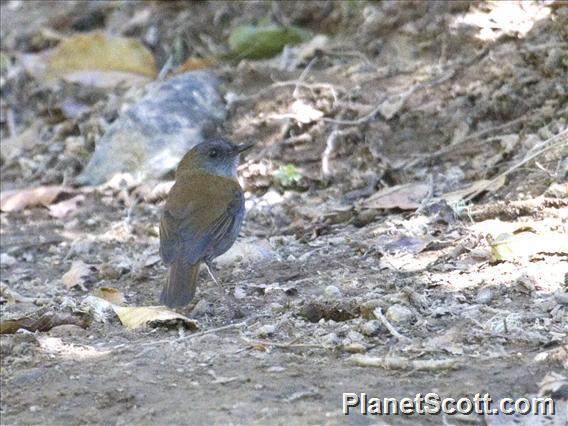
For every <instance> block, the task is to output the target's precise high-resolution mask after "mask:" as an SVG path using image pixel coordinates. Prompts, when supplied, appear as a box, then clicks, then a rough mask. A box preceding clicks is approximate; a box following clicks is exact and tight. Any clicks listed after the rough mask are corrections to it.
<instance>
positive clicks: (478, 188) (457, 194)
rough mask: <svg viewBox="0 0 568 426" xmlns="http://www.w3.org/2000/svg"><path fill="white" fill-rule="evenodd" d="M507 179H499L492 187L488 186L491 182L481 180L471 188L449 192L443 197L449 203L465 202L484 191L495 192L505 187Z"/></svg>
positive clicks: (503, 177)
mask: <svg viewBox="0 0 568 426" xmlns="http://www.w3.org/2000/svg"><path fill="white" fill-rule="evenodd" d="M505 181H506V177H505V176H502V177H501V178H500V179H497V181H495V182H494V183H492V184H491V186H490V187H488V186H487V185H488V184H489V182H490V181H489V180H486V179H481V180H478V181H475V182H473V183H472V184H471V185H470V186H468V187H467V188H464V189H459V190H457V191H452V192H448V193H447V194H444V195H442V198H444V199H445V200H446V201H447V202H448V203H457V202H459V201H461V200H465V199H466V198H468V197H469V196H471V195H473V194H476V193H481V192H483V191H488V192H493V191H497V190H498V189H499V188H501V187H502V186H503V185H505Z"/></svg>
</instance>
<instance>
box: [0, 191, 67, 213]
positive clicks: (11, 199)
mask: <svg viewBox="0 0 568 426" xmlns="http://www.w3.org/2000/svg"><path fill="white" fill-rule="evenodd" d="M73 192H74V191H73V189H71V188H67V187H65V186H60V185H48V186H39V187H37V188H27V189H14V190H11V191H5V192H4V193H3V194H2V195H1V196H0V210H2V211H3V212H17V211H20V210H23V209H25V208H27V207H33V206H42V205H43V206H48V205H50V204H52V203H54V202H56V201H57V200H60V199H61V198H62V197H63V196H65V195H68V194H72V193H73Z"/></svg>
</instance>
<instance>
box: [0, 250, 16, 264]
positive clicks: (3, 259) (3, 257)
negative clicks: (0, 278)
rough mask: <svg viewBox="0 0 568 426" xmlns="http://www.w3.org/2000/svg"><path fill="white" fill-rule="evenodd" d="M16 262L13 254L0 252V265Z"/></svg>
mask: <svg viewBox="0 0 568 426" xmlns="http://www.w3.org/2000/svg"><path fill="white" fill-rule="evenodd" d="M15 263H16V258H15V257H14V256H10V255H9V254H8V253H2V254H0V266H2V267H5V266H12V265H14V264H15Z"/></svg>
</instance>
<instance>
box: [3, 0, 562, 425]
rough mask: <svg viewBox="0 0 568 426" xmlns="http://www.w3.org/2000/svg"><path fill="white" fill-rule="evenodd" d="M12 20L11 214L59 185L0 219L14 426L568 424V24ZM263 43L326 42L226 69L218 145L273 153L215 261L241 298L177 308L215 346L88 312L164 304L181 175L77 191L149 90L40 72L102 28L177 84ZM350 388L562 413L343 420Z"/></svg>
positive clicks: (247, 169)
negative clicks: (169, 213)
mask: <svg viewBox="0 0 568 426" xmlns="http://www.w3.org/2000/svg"><path fill="white" fill-rule="evenodd" d="M1 15H2V21H1V25H2V29H1V32H2V82H1V85H2V97H1V102H2V114H1V117H0V118H1V125H2V127H1V131H2V157H1V163H0V167H1V169H0V171H1V173H2V187H1V189H2V193H3V194H7V193H8V191H10V190H19V189H25V188H33V187H38V186H40V185H41V186H45V185H64V186H65V188H66V189H65V190H64V191H58V192H57V194H56V196H55V197H54V199H51V200H50V203H49V204H50V205H49V206H44V207H37V206H36V207H28V206H26V207H25V208H22V209H18V210H17V211H3V212H2V213H1V216H0V220H1V234H0V236H1V255H2V258H1V259H0V260H1V262H0V266H1V269H0V272H1V285H2V287H1V291H2V294H1V297H2V299H1V309H2V311H1V312H2V322H3V325H2V332H3V333H6V334H2V335H1V340H0V353H1V356H2V361H1V403H0V415H1V423H2V424H3V425H4V424H5V425H19V424H47V425H63V424H164V425H165V424H235V425H237V424H238V425H241V424H243V425H244V424H263V425H264V424H270V425H272V424H278V425H280V424H302V425H304V424H307V425H312V424H314V425H315V424H325V425H336V424H352V425H367V424H440V423H443V424H482V425H483V424H488V425H507V424H513V421H514V422H515V423H514V424H541V423H539V422H542V424H565V420H566V418H567V417H566V416H567V415H568V411H567V410H568V408H567V407H568V404H567V403H566V401H567V400H568V397H567V396H566V395H568V382H567V379H566V376H568V374H567V370H568V314H567V312H568V294H567V292H568V247H567V244H568V243H567V241H568V238H566V237H567V235H568V225H567V220H568V127H567V126H568V125H567V118H568V85H567V78H566V76H567V75H568V5H567V4H566V3H564V2H560V1H549V2H529V1H525V2H512V1H511V2H457V1H456V2H350V1H346V2H305V3H294V2H260V3H252V2H250V3H237V2H187V3H186V2H180V3H178V2H166V3H162V2H156V1H141V2H89V3H86V2H80V1H60V2H31V1H29V2H28V1H6V2H2V6H1ZM249 23H253V24H267V23H276V24H281V25H298V26H301V27H303V28H306V29H309V30H310V31H311V32H312V34H313V35H314V37H313V38H312V39H311V41H309V42H308V43H307V44H303V45H299V46H295V47H286V48H285V50H284V52H283V53H282V54H280V55H278V56H276V57H274V58H271V59H263V60H248V59H240V60H238V61H236V62H235V61H232V62H223V63H221V64H220V65H218V66H217V68H216V71H217V72H219V73H220V75H221V76H222V77H223V79H224V82H225V83H224V85H223V90H224V92H225V99H226V101H227V105H228V111H229V113H230V114H229V118H228V120H227V122H226V123H225V124H224V132H225V133H226V134H227V135H228V136H230V137H231V138H232V139H233V140H235V141H245V140H250V139H253V140H256V141H258V144H257V146H256V147H255V148H254V149H253V151H252V152H251V153H250V154H248V155H247V156H246V158H245V159H244V161H243V164H242V165H241V167H240V175H241V179H242V184H243V186H244V188H245V191H246V199H247V217H246V219H245V223H244V226H243V230H242V232H241V236H240V238H239V243H237V244H236V246H235V247H234V249H233V250H232V251H230V252H229V253H228V254H227V255H225V257H223V258H220V259H219V260H218V262H217V271H218V274H219V277H220V279H221V282H222V284H223V286H224V288H225V289H226V291H227V293H229V294H230V298H229V300H227V297H226V296H225V295H223V293H222V292H221V291H220V289H219V288H218V287H217V286H216V285H215V284H214V283H213V282H212V281H211V280H210V279H209V278H208V276H207V274H206V273H205V271H202V274H201V277H200V283H199V286H198V292H197V298H196V300H195V303H194V304H192V305H191V306H190V307H188V308H186V309H182V310H180V311H179V313H181V314H183V315H186V316H187V317H189V318H191V319H193V320H195V321H197V323H198V326H197V329H196V330H194V329H192V327H193V324H194V323H193V322H187V321H183V320H182V321H179V320H172V321H166V322H162V323H160V324H159V325H157V324H153V325H152V326H145V327H141V328H136V329H129V328H127V327H125V326H124V325H123V324H122V323H121V321H120V320H119V318H117V317H116V315H115V314H114V313H112V314H109V313H108V311H104V312H103V311H102V310H101V311H99V310H97V309H99V308H100V307H97V306H98V305H97V306H95V305H93V300H99V299H93V296H101V295H103V294H105V290H101V289H105V288H110V289H112V290H106V293H109V292H111V293H112V294H113V295H114V296H117V295H120V297H122V298H123V299H124V301H123V302H122V303H121V304H122V306H126V307H143V306H151V305H156V304H157V299H158V295H159V292H160V288H161V285H162V283H163V281H164V280H165V277H166V267H165V266H164V265H163V264H162V262H161V261H160V260H159V258H158V257H157V254H158V246H159V238H158V223H159V218H160V212H161V208H162V205H163V196H164V189H163V186H164V185H163V182H165V181H166V180H167V179H164V180H163V181H162V182H157V181H145V182H143V183H141V182H136V181H134V180H131V179H129V178H128V176H122V177H119V178H116V179H113V180H112V181H109V182H108V183H106V184H103V185H100V186H97V187H77V186H73V179H74V178H75V177H76V176H77V175H78V174H79V173H80V172H81V170H82V168H83V167H84V166H85V164H86V162H87V161H88V159H89V157H90V155H91V154H92V151H93V149H94V146H95V144H96V142H97V140H98V139H99V138H100V136H101V135H102V134H103V133H104V129H105V128H106V126H108V124H110V123H111V122H112V121H113V120H115V119H116V117H117V116H119V114H120V111H121V109H120V102H121V100H123V99H124V98H125V97H128V96H130V94H131V92H128V90H127V89H125V88H123V87H113V88H105V89H101V88H86V87H84V86H81V85H77V84H71V83H66V82H59V83H58V84H56V85H49V84H47V83H45V82H44V81H42V80H41V79H38V78H36V77H33V76H31V75H30V74H29V73H28V72H27V71H26V67H25V66H24V62H25V61H24V60H23V59H22V58H23V56H22V55H26V54H35V53H38V52H42V51H45V49H48V48H52V47H54V46H56V45H57V43H58V42H59V41H60V40H61V38H62V37H64V36H67V35H70V34H74V33H76V32H79V31H93V30H105V31H108V32H111V33H113V34H118V35H123V36H128V37H134V38H136V39H139V40H141V41H143V42H144V43H145V45H147V46H148V47H149V48H150V50H151V51H152V53H153V55H154V58H155V60H156V65H157V67H158V69H161V68H162V67H163V66H164V64H166V62H167V61H168V58H169V57H172V58H174V62H175V64H174V65H179V64H181V63H183V62H184V60H185V59H186V58H188V57H189V58H201V59H202V58H209V57H212V56H220V55H221V56H222V54H223V53H225V50H226V46H227V38H228V36H229V33H230V30H231V28H234V27H235V26H237V25H242V24H249ZM315 35H317V37H315ZM70 111H71V112H70ZM77 111H79V112H77ZM389 188H390V189H389ZM387 190H389V192H387ZM28 195H29V194H28ZM3 203H4V202H3ZM63 203H66V204H63ZM54 206H59V208H54ZM3 210H4V208H3ZM113 300H115V299H113ZM101 309H102V308H101ZM113 312H114V311H113ZM14 324H16V326H15V327H14V326H13V325H14ZM364 364H366V365H367V366H364ZM368 364H373V365H374V366H368ZM344 392H355V393H360V392H366V393H367V394H369V395H371V396H379V397H392V398H402V397H411V398H413V397H414V395H416V394H417V393H423V394H425V393H428V392H436V393H438V394H439V395H440V396H441V397H452V398H456V399H457V398H461V397H464V396H469V397H471V396H473V395H475V394H477V393H481V394H484V393H489V394H490V395H491V397H492V398H493V400H495V401H497V400H499V399H501V398H505V397H511V398H519V397H529V398H530V397H533V396H536V395H541V396H551V397H553V398H554V399H555V401H556V402H557V415H556V416H554V417H550V418H544V417H543V416H536V417H530V416H520V417H515V418H514V419H513V418H512V417H511V416H503V415H500V416H483V415H476V414H472V415H470V416H465V415H455V416H433V415H430V416H362V415H360V414H358V413H357V412H354V413H352V414H351V415H349V416H345V415H344V414H343V413H342V405H341V404H342V394H343V393H344ZM546 422H548V423H546ZM555 422H556V423H555Z"/></svg>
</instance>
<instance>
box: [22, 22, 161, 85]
mask: <svg viewBox="0 0 568 426" xmlns="http://www.w3.org/2000/svg"><path fill="white" fill-rule="evenodd" d="M20 60H21V62H22V64H23V66H24V68H25V69H26V70H27V71H28V72H29V73H30V74H32V75H33V76H34V77H36V78H37V79H42V80H46V81H48V82H49V81H52V80H56V79H59V78H63V79H66V80H68V81H72V82H77V83H81V84H85V85H94V86H98V87H106V88H108V87H114V86H117V85H119V84H126V85H134V84H139V83H145V82H148V81H150V80H151V79H153V78H155V77H156V75H157V71H156V63H155V61H154V57H153V55H152V53H151V52H150V51H149V50H148V49H147V48H146V47H145V46H144V45H143V44H142V43H140V42H139V41H138V40H135V39H131V38H126V37H115V36H110V35H106V34H104V33H102V32H93V33H90V34H76V35H73V36H71V37H67V38H65V39H63V40H62V41H61V42H60V43H59V44H58V45H57V47H56V48H55V49H52V50H50V51H48V52H43V53H40V54H35V55H22V56H21V57H20Z"/></svg>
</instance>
